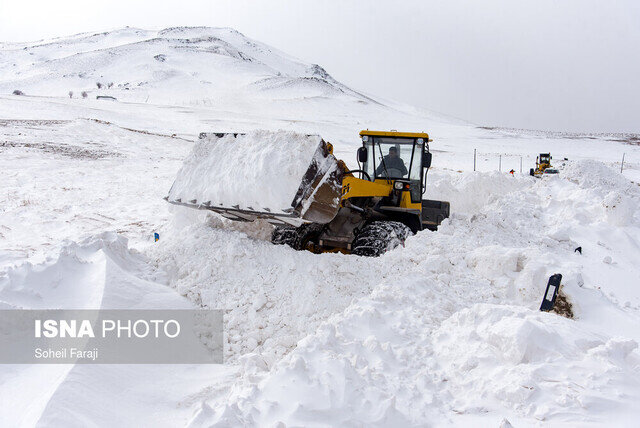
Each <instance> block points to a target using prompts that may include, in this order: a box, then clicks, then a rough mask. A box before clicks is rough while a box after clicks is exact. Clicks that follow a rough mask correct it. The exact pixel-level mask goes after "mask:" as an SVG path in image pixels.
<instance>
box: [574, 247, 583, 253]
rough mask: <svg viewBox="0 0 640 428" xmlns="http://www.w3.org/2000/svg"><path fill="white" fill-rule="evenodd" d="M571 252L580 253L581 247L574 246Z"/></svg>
mask: <svg viewBox="0 0 640 428" xmlns="http://www.w3.org/2000/svg"><path fill="white" fill-rule="evenodd" d="M573 252H574V253H580V254H582V247H578V248H576V249H575V250H573Z"/></svg>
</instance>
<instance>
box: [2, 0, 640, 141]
mask: <svg viewBox="0 0 640 428" xmlns="http://www.w3.org/2000/svg"><path fill="white" fill-rule="evenodd" d="M126 25H129V26H132V27H141V28H149V29H154V28H158V29H159V28H164V27H168V26H176V25H208V26H229V27H234V28H236V29H238V30H239V31H241V32H242V33H244V34H245V35H247V36H249V37H252V38H254V39H258V40H260V41H262V42H265V43H267V44H271V45H273V46H275V47H277V48H279V49H281V50H284V51H286V52H288V53H290V54H292V55H294V56H297V57H299V58H301V59H303V60H305V61H308V62H313V63H318V64H320V65H322V66H323V67H325V68H326V69H327V71H328V72H329V73H331V74H332V75H333V76H334V77H335V78H337V79H338V80H340V81H342V82H343V83H345V84H347V85H349V86H351V87H352V88H354V89H358V90H362V91H365V92H367V93H370V94H373V95H379V96H381V97H384V98H388V99H394V100H398V101H403V102H406V103H410V104H413V105H416V106H420V107H425V108H428V109H431V110H434V111H439V112H442V113H446V114H449V115H452V116H456V117H459V118H462V119H466V120H469V121H471V122H475V123H478V124H483V125H493V126H507V127H519V128H531V129H549V130H572V131H602V132H605V131H635V132H640V1H638V0H624V1H615V0H609V1H607V0H599V1H592V0H531V1H515V0H484V1H473V0H469V1H456V0H447V1H444V0H439V1H424V0H423V1H349V0H337V1H321V0H315V1H305V0H293V1H282V0H269V1H261V0H250V1H244V0H232V1H226V0H224V1H221V0H218V1H216V0H209V1H199V0H196V1H189V0H182V1H175V0H171V1H167V0H142V1H136V0H128V1H124V0H109V1H106V2H105V1H101V2H91V1H87V0H40V1H34V0H0V41H27V40H35V39H40V38H46V37H52V36H63V35H69V34H73V33H78V32H83V31H98V30H104V29H112V28H117V27H123V26H126Z"/></svg>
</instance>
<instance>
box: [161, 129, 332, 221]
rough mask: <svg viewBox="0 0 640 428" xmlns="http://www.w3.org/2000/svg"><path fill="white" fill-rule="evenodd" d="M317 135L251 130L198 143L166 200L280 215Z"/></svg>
mask: <svg viewBox="0 0 640 428" xmlns="http://www.w3.org/2000/svg"><path fill="white" fill-rule="evenodd" d="M321 141H322V140H321V138H320V137H319V136H317V135H304V134H299V133H295V132H289V131H278V132H272V131H253V132H250V133H248V134H243V135H238V136H237V137H234V136H233V135H232V134H227V135H225V136H223V137H222V138H219V137H216V136H211V137H207V138H205V139H202V140H200V141H198V142H197V143H196V144H195V146H194V148H193V151H192V152H191V154H190V155H189V156H188V157H187V159H186V160H185V161H184V165H183V166H182V168H181V169H180V171H179V172H178V175H177V177H176V180H175V182H174V184H173V186H172V187H171V190H170V191H169V200H176V199H181V200H182V201H183V202H190V201H192V200H194V199H195V200H196V201H197V203H199V204H202V203H205V202H211V205H212V206H225V207H233V206H236V205H237V206H238V207H240V208H245V209H246V208H253V209H255V210H259V211H265V210H271V211H284V210H286V209H290V208H291V203H292V201H293V198H294V196H295V194H296V192H297V191H298V187H299V186H300V182H301V180H302V177H303V176H304V174H305V172H306V171H307V168H308V167H309V163H310V162H311V160H312V158H313V155H314V153H315V151H316V149H317V148H318V145H319V144H320V142H321Z"/></svg>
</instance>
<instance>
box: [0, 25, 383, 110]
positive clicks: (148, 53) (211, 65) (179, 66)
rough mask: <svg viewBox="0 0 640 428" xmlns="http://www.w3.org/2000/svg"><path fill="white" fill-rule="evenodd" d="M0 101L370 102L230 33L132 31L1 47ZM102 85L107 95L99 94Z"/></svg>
mask: <svg viewBox="0 0 640 428" xmlns="http://www.w3.org/2000/svg"><path fill="white" fill-rule="evenodd" d="M0 76H1V78H0V93H9V92H11V91H13V90H14V89H20V90H22V91H23V92H25V93H27V94H31V95H54V96H66V95H67V93H68V92H69V91H73V92H74V93H75V94H76V96H80V94H81V92H82V91H86V92H88V93H90V94H91V95H92V96H95V95H111V96H114V97H117V98H118V99H122V100H128V101H148V100H151V101H152V102H183V101H189V102H202V103H205V102H212V103H216V102H218V101H220V99H221V98H224V97H226V96H231V95H230V94H232V95H233V96H235V97H243V96H244V95H246V94H253V95H258V94H260V93H264V94H265V96H268V97H269V98H283V99H288V98H322V97H335V96H343V97H349V98H352V99H353V100H354V101H360V102H369V101H371V100H369V99H368V98H367V97H365V96H363V95H361V94H359V93H357V92H355V91H353V90H351V89H349V88H347V87H346V86H344V85H342V84H340V83H339V82H337V81H336V80H335V79H333V78H332V77H331V76H330V75H329V74H328V73H327V72H326V71H325V70H324V69H323V68H322V67H321V66H319V65H317V64H306V63H304V62H302V61H299V60H297V59H295V58H292V57H290V56H289V55H287V54H285V53H283V52H281V51H278V50H277V49H274V48H272V47H270V46H267V45H265V44H263V43H260V42H257V41H255V40H251V39H249V38H247V37H245V36H244V35H242V34H241V33H239V32H238V31H236V30H233V29H231V28H209V27H195V28H194V27H176V28H167V29H164V30H160V31H148V30H141V29H135V28H124V29H120V30H115V31H110V32H104V33H97V34H78V35H76V36H72V37H68V38H60V39H55V40H51V41H46V42H45V41H42V42H36V43H11V44H0ZM98 85H100V86H102V88H98Z"/></svg>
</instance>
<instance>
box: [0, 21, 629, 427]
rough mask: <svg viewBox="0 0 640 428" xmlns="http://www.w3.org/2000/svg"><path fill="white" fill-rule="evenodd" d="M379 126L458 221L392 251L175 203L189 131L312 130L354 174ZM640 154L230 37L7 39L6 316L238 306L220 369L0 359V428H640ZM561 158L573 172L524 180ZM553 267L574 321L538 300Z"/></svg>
mask: <svg viewBox="0 0 640 428" xmlns="http://www.w3.org/2000/svg"><path fill="white" fill-rule="evenodd" d="M96 82H99V83H101V85H103V88H101V89H98V88H97V85H96ZM112 82H113V85H112V87H111V88H108V86H109V83H112ZM15 89H19V90H21V91H23V92H24V93H25V94H26V95H24V96H14V95H10V94H11V92H12V91H13V90H15ZM68 91H73V92H74V95H73V98H69V96H68V95H67V92H68ZM82 91H86V92H87V93H88V96H87V98H86V99H83V98H82V97H81V96H80V93H81V92H82ZM97 95H108V96H112V97H114V98H116V99H117V101H109V100H101V99H96V96H97ZM367 128H368V129H398V130H407V131H426V132H429V133H430V135H431V137H432V138H433V140H434V141H433V143H431V148H432V151H433V152H434V161H433V168H432V170H431V171H430V172H429V177H428V190H427V195H426V196H427V197H428V198H431V199H443V200H448V201H450V202H451V211H452V215H451V218H450V219H449V220H447V221H446V222H445V223H444V224H443V225H442V226H441V228H440V229H439V230H438V231H437V232H429V231H424V232H421V233H418V234H417V235H415V236H413V237H411V238H409V239H408V240H407V242H406V245H405V246H404V247H401V248H397V249H396V250H393V251H391V252H390V253H388V254H385V255H384V256H382V257H380V258H376V259H369V258H360V257H356V256H349V255H342V254H322V255H315V254H311V253H307V252H296V251H294V250H292V249H290V248H288V247H283V246H274V245H271V244H270V243H269V242H268V237H269V234H270V226H269V225H268V224H266V223H262V222H256V223H251V224H244V223H232V222H229V221H227V220H224V219H221V218H220V217H218V216H216V215H215V214H212V213H206V212H200V211H195V210H189V209H188V208H182V207H176V206H172V205H169V204H167V203H166V202H165V201H164V200H163V197H164V196H166V195H167V193H168V191H169V188H170V187H171V184H172V182H173V180H174V178H175V176H176V173H177V172H178V170H179V169H180V167H181V165H182V162H183V160H184V159H185V158H187V156H188V154H189V153H190V151H191V149H192V146H193V142H194V141H195V140H196V138H197V135H198V133H199V132H202V131H209V132H210V131H252V130H259V129H269V130H277V129H284V130H288V131H297V132H302V133H305V134H319V135H321V136H322V137H323V138H325V139H326V140H327V141H330V142H332V143H333V144H334V147H335V153H336V155H337V157H339V158H342V159H344V160H345V161H346V162H347V163H348V164H349V165H351V166H354V165H353V164H354V163H355V151H356V149H357V147H358V145H359V140H358V138H357V132H358V131H359V130H361V129H367ZM637 143H638V140H637V137H636V136H633V135H617V134H613V135H576V134H563V133H545V132H533V131H525V130H511V129H487V128H481V127H477V126H474V125H472V124H468V123H464V122H462V121H459V120H455V119H451V118H447V117H444V116H441V115H438V114H435V113H431V112H427V111H421V110H418V109H415V108H412V107H408V106H402V105H398V104H396V103H392V102H388V101H385V100H377V99H375V98H373V97H371V96H367V95H364V94H361V93H358V92H356V91H353V90H351V89H349V88H347V87H345V86H344V85H342V84H340V83H339V82H337V81H335V80H334V79H333V78H331V76H329V75H327V74H326V72H325V71H324V70H323V69H322V68H321V67H319V66H316V65H312V64H305V63H303V62H301V61H298V60H296V59H294V58H291V57H289V56H288V55H286V54H284V53H282V52H279V51H277V50H275V49H273V48H271V47H268V46H265V45H263V44H261V43H259V42H256V41H253V40H249V39H247V38H245V37H244V36H242V35H241V34H240V33H237V32H235V31H233V30H230V29H208V28H175V29H169V30H163V31H160V32H157V31H146V30H138V29H131V28H127V29H122V30H118V31H113V32H109V33H101V34H95V35H89V34H82V35H77V36H73V37H70V38H63V39H56V40H52V41H46V42H37V43H25V44H0V308H188V307H203V306H204V307H210V308H221V309H225V310H226V313H225V335H226V336H225V337H226V343H225V358H226V363H225V364H224V365H202V366H194V365H175V366H167V365H162V366H139V365H136V366H133V365H132V366H129V365H113V366H110V365H102V366H100V365H94V366H92V365H77V366H68V365H60V366H54V365H51V366H47V365H41V366H11V365H5V366H0V402H1V403H2V406H1V407H0V425H2V426H33V425H36V424H38V425H41V426H86V425H91V424H96V425H98V426H115V425H117V426H140V425H149V426H151V425H153V426H180V425H188V424H190V426H194V427H195V426H210V425H218V426H238V425H248V426H257V425H259V426H263V425H268V426H271V425H275V424H277V423H278V422H283V423H284V424H285V425H287V426H289V425H293V426H314V425H315V426H327V425H329V426H344V425H347V426H375V425H381V426H412V425H416V426H424V425H436V426H450V425H459V426H469V425H472V426H475V425H482V426H496V427H497V426H499V425H500V424H501V423H502V421H503V420H504V419H507V420H508V421H509V422H510V423H511V424H513V425H514V426H542V425H544V426H547V425H552V426H561V425H564V426H589V425H605V424H606V425H614V426H636V425H637V421H638V420H640V410H638V408H637V403H638V402H639V400H640V353H639V351H638V349H637V346H638V341H640V263H638V261H639V260H640V210H639V208H640V187H639V185H638V183H639V182H640V146H639V145H638V144H637ZM474 149H476V151H477V171H476V172H474V171H473V152H474ZM547 151H550V152H551V153H552V155H553V156H554V162H553V163H554V164H555V165H557V166H562V170H561V173H560V174H559V175H558V176H549V177H544V178H543V179H534V178H531V177H529V176H528V175H527V172H528V169H529V168H530V167H531V166H533V164H534V162H535V156H536V154H537V153H540V152H547ZM623 153H625V154H626V155H625V168H624V171H623V173H620V161H621V159H622V154H623ZM564 158H567V159H568V160H566V161H564V160H561V159H564ZM521 162H522V172H523V173H522V174H521V173H520V165H521ZM499 169H501V171H499ZM510 169H514V170H515V171H516V173H515V174H514V176H511V175H509V174H508V173H507V171H509V170H510ZM154 232H157V233H159V234H160V240H159V241H158V242H154V240H153V233H154ZM578 246H581V247H582V254H580V253H577V252H575V251H574V249H575V248H576V247H578ZM553 273H562V274H563V277H564V279H563V290H564V293H565V294H566V295H567V299H568V300H569V302H570V303H571V305H572V310H573V314H574V318H573V319H568V318H565V317H562V316H559V315H557V314H554V313H541V312H539V311H538V310H537V309H538V307H539V305H540V301H541V300H542V295H543V292H544V288H545V286H546V281H547V278H548V277H549V275H551V274H553Z"/></svg>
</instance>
